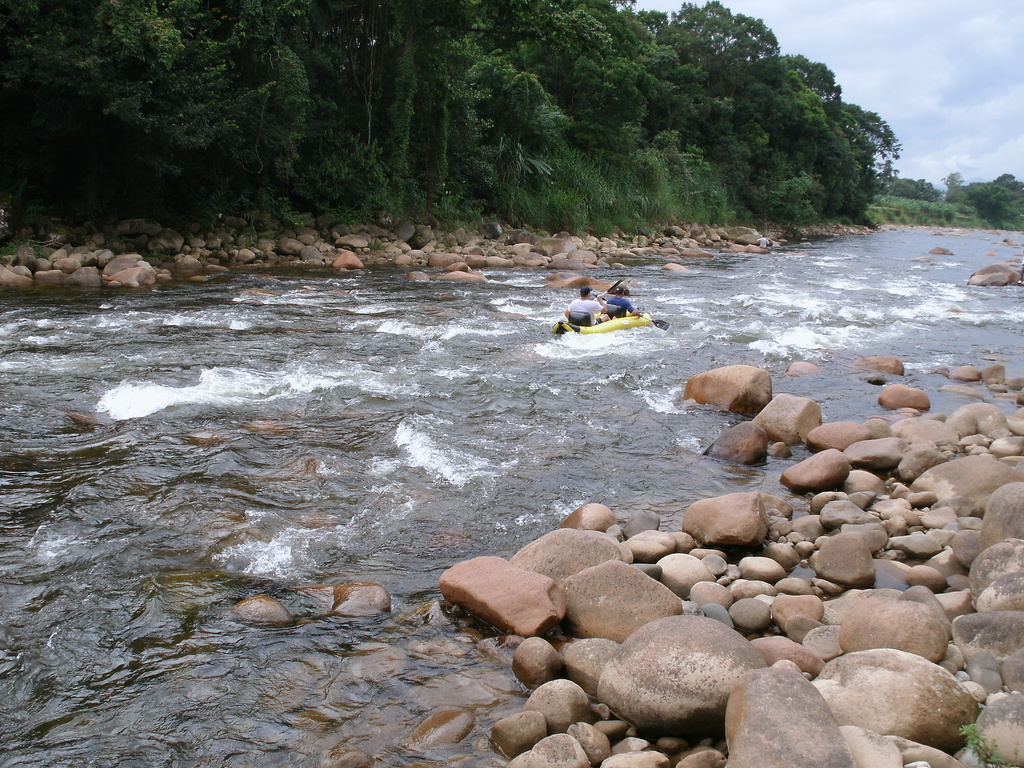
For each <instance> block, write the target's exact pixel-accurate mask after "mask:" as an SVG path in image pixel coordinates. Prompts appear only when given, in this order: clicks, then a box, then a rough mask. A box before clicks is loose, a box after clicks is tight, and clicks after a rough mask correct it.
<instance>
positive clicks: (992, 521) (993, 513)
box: [978, 482, 1024, 549]
mask: <svg viewBox="0 0 1024 768" xmlns="http://www.w3.org/2000/svg"><path fill="white" fill-rule="evenodd" d="M1003 539H1024V482H1020V483H1007V484H1006V485H1003V486H1001V487H999V488H997V489H996V490H995V491H993V492H992V495H991V496H989V497H988V504H986V505H985V518H984V519H983V520H982V523H981V540H980V541H979V544H978V546H979V547H981V549H987V548H988V547H991V546H992V545H993V544H998V543H999V542H1000V541H1002V540H1003Z"/></svg>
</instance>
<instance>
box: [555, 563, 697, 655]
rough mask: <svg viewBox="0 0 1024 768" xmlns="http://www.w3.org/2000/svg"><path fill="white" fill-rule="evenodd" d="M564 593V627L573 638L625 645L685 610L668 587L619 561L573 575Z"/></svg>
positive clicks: (563, 590) (564, 586) (567, 581)
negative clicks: (635, 635)
mask: <svg viewBox="0 0 1024 768" xmlns="http://www.w3.org/2000/svg"><path fill="white" fill-rule="evenodd" d="M683 557H687V556H686V555H683ZM562 592H563V594H564V596H565V620H564V627H565V630H566V632H568V633H569V634H570V635H573V636H574V637H603V638H607V639H608V640H614V641H616V642H622V641H623V640H625V639H626V638H627V637H629V635H630V634H632V632H633V631H634V630H636V629H638V628H639V627H642V626H643V625H644V624H648V623H650V622H651V621H654V620H656V619H660V618H663V617H665V616H675V615H678V614H679V613H682V610H683V608H682V603H681V602H680V600H679V597H678V596H677V595H675V594H673V592H672V590H670V589H669V588H668V587H667V586H665V585H664V584H662V583H660V582H657V581H655V580H654V579H652V578H651V577H650V576H647V575H646V574H644V573H642V572H641V571H639V570H638V569H636V568H634V567H633V566H631V565H627V564H626V563H623V562H621V561H619V560H609V561H607V562H604V563H601V564H599V565H595V566H593V567H591V568H586V569H584V570H582V571H580V572H579V573H576V574H574V575H572V576H570V577H569V578H567V579H566V580H565V581H563V582H562Z"/></svg>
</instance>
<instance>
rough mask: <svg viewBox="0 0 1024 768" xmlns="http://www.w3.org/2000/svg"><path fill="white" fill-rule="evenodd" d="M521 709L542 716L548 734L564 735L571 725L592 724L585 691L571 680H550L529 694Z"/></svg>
mask: <svg viewBox="0 0 1024 768" xmlns="http://www.w3.org/2000/svg"><path fill="white" fill-rule="evenodd" d="M523 709H525V710H527V711H530V710H532V711H536V712H540V713H541V714H542V715H544V721H545V722H546V723H547V725H548V733H549V734H552V733H565V732H566V731H567V730H568V729H569V726H570V725H572V724H573V723H593V722H594V713H593V712H592V711H591V709H590V699H589V698H588V697H587V694H586V691H584V690H583V689H582V688H580V687H579V686H578V685H576V683H574V682H573V681H572V680H552V681H551V682H548V683H544V684H543V685H542V686H540V687H539V688H537V689H536V690H535V691H534V692H533V693H531V694H530V698H528V699H527V700H526V704H524V705H523Z"/></svg>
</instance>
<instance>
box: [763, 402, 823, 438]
mask: <svg viewBox="0 0 1024 768" xmlns="http://www.w3.org/2000/svg"><path fill="white" fill-rule="evenodd" d="M754 423H755V424H758V425H760V427H761V428H762V429H764V431H765V433H766V434H767V435H768V439H769V440H771V441H772V442H777V443H778V442H781V443H785V444H786V445H796V444H798V443H801V442H803V441H804V440H805V439H806V438H807V435H808V434H809V433H810V432H811V430H813V429H814V428H815V427H820V426H821V407H820V406H819V405H818V404H817V403H816V402H815V401H814V400H811V399H810V398H809V397H798V396H797V395H790V394H787V393H784V392H783V393H780V394H778V395H776V396H775V397H773V398H772V399H771V402H769V403H768V405H766V406H765V407H764V408H763V409H761V412H760V413H758V414H757V416H755V417H754Z"/></svg>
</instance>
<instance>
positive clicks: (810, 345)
mask: <svg viewBox="0 0 1024 768" xmlns="http://www.w3.org/2000/svg"><path fill="white" fill-rule="evenodd" d="M747 346H748V347H749V348H750V349H753V350H756V351H758V352H761V353H762V354H764V355H773V354H774V355H784V354H786V353H789V352H803V351H808V350H816V349H827V348H829V347H832V346H836V341H835V339H833V338H830V335H829V334H828V333H823V332H822V329H817V328H810V327H807V326H797V327H795V328H788V329H786V330H783V331H781V332H779V333H775V334H772V335H771V336H769V338H766V339H760V340H758V341H753V342H751V343H750V344H748V345H747Z"/></svg>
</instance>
